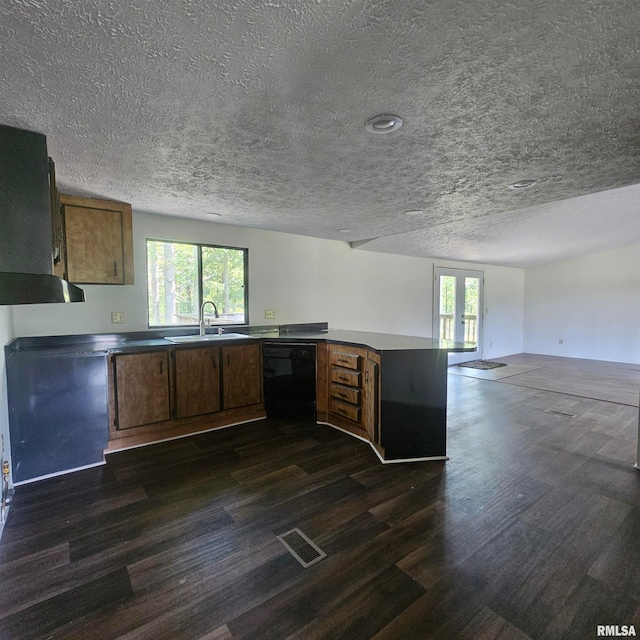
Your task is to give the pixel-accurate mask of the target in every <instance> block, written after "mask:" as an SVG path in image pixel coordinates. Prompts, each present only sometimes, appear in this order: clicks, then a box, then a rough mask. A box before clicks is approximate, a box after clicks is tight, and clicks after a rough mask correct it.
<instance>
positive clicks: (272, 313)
mask: <svg viewBox="0 0 640 640" xmlns="http://www.w3.org/2000/svg"><path fill="white" fill-rule="evenodd" d="M264 317H265V319H267V320H275V319H276V310H275V309H265V310H264Z"/></svg>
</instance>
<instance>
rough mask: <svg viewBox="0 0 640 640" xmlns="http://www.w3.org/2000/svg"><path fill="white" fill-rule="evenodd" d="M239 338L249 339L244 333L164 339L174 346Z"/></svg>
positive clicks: (209, 334)
mask: <svg viewBox="0 0 640 640" xmlns="http://www.w3.org/2000/svg"><path fill="white" fill-rule="evenodd" d="M240 338H245V339H247V338H251V336H248V335H246V334H244V333H220V334H218V333H207V335H204V336H200V335H191V336H171V337H170V338H165V340H168V341H169V342H173V343H174V344H182V343H184V342H217V341H218V340H238V339H240Z"/></svg>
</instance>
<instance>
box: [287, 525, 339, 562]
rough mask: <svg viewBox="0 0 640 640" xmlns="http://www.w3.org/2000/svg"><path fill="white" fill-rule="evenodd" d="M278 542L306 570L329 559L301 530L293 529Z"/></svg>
mask: <svg viewBox="0 0 640 640" xmlns="http://www.w3.org/2000/svg"><path fill="white" fill-rule="evenodd" d="M278 540H280V542H282V544H283V545H284V546H285V547H287V549H289V551H290V552H291V553H292V555H293V557H294V558H295V559H296V560H297V561H298V562H299V563H300V564H301V565H302V566H303V567H304V568H305V569H306V568H307V567H310V566H311V565H314V564H315V563H316V562H320V560H322V559H323V558H326V557H327V554H326V553H325V552H324V551H322V550H321V549H319V548H318V547H317V546H316V545H315V544H313V542H311V540H309V538H307V536H305V535H304V533H302V531H300V529H291V531H287V533H283V534H281V535H279V536H278Z"/></svg>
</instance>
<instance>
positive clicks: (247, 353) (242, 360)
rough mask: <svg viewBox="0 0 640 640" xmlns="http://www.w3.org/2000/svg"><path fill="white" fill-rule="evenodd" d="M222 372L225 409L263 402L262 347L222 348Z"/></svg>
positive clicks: (237, 346) (254, 345) (239, 346)
mask: <svg viewBox="0 0 640 640" xmlns="http://www.w3.org/2000/svg"><path fill="white" fill-rule="evenodd" d="M222 372H223V373H222V385H223V389H224V399H223V403H224V408H225V409H234V408H236V407H245V406H247V405H252V404H258V403H260V402H262V364H261V360H260V345H258V344H249V345H244V346H242V345H233V346H229V347H222Z"/></svg>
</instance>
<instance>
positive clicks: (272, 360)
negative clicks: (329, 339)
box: [262, 342, 316, 418]
mask: <svg viewBox="0 0 640 640" xmlns="http://www.w3.org/2000/svg"><path fill="white" fill-rule="evenodd" d="M262 362H263V368H264V399H265V408H266V411H267V416H269V417H270V418H307V417H313V418H315V415H316V345H315V344H313V343H299V342H265V343H264V344H263V346H262Z"/></svg>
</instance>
